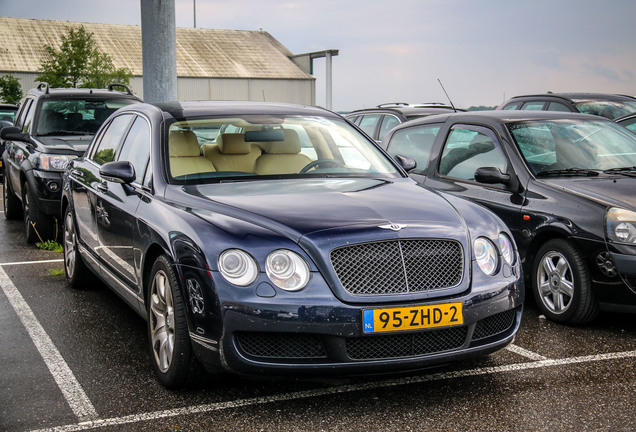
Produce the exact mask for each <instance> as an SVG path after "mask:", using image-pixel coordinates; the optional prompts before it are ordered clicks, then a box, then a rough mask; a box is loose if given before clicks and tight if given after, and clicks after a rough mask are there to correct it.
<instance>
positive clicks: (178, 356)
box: [62, 102, 524, 388]
mask: <svg viewBox="0 0 636 432" xmlns="http://www.w3.org/2000/svg"><path fill="white" fill-rule="evenodd" d="M209 131H224V132H222V133H221V134H219V135H218V136H217V137H216V140H215V142H214V143H210V142H209V140H210V133H209ZM229 131H231V132H229ZM199 133H202V138H203V139H201V140H200V139H199V135H198V134H199ZM309 147H311V148H312V149H313V150H314V151H313V153H314V155H315V157H314V158H311V157H309V156H307V153H309V152H304V153H303V152H301V151H302V149H307V148H309ZM409 162H410V163H412V161H410V160H409V159H404V161H403V163H404V164H405V165H406V166H409ZM62 212H63V213H64V263H65V264H64V268H65V271H66V277H67V279H68V282H69V284H70V286H71V287H78V288H81V287H84V286H86V285H85V280H86V278H89V277H90V276H91V274H96V275H98V276H100V277H101V278H102V279H103V280H104V281H105V282H106V284H107V285H108V286H109V287H110V288H112V289H113V290H114V291H115V292H117V293H118V294H119V295H120V296H121V297H122V298H123V299H124V300H125V301H126V302H127V303H128V304H129V305H130V306H131V307H132V308H133V309H134V310H135V311H136V312H137V313H138V314H140V315H141V316H142V317H144V318H145V319H146V320H147V323H148V345H149V349H150V352H151V353H152V354H151V358H152V365H153V368H154V371H155V373H156V375H157V377H158V379H159V381H160V382H161V383H162V384H164V385H165V386H167V387H171V388H174V387H181V386H184V385H187V384H188V383H189V382H191V380H193V379H195V377H197V376H198V372H197V371H200V370H201V366H203V369H205V370H210V371H232V372H236V373H243V374H254V375H263V374H269V375H275V374H294V373H297V374H314V373H328V372H330V373H355V374H360V373H371V372H381V371H389V370H399V369H412V368H419V367H425V366H429V365H434V364H439V363H442V362H448V361H450V360H459V359H465V358H472V357H475V356H480V355H483V354H485V353H488V352H492V351H495V350H497V349H500V348H502V347H504V346H505V345H506V344H508V343H510V342H511V341H512V340H513V337H514V335H515V333H516V332H517V329H518V327H519V320H520V318H521V312H522V301H523V298H524V297H523V296H524V294H523V292H524V287H523V279H522V276H521V269H520V265H519V261H518V254H517V252H516V249H515V245H514V242H513V241H512V237H511V234H510V231H509V230H508V229H507V228H506V226H505V225H504V224H503V222H501V220H500V219H499V218H497V217H496V216H495V215H494V214H493V213H492V212H490V211H488V210H486V209H485V208H483V207H481V206H478V205H475V204H473V203H471V202H469V201H467V200H463V199H459V198H457V197H454V196H452V195H448V194H438V193H435V192H432V191H429V190H426V189H424V188H421V187H419V186H418V185H417V183H416V182H415V181H413V180H412V179H410V178H409V177H408V175H407V174H406V172H405V171H403V169H402V168H401V167H400V166H399V165H397V164H396V163H395V162H394V161H393V160H392V159H391V158H390V157H388V155H386V154H385V153H384V152H383V151H382V150H381V149H379V148H378V147H377V145H376V144H375V143H373V142H372V141H370V140H369V139H368V138H367V137H366V136H365V135H364V134H362V133H361V132H359V131H358V130H357V129H356V128H354V127H353V126H352V125H351V124H350V123H348V122H347V121H346V120H344V119H343V118H342V117H341V116H339V115H337V114H334V113H332V112H329V111H326V110H323V109H320V108H312V107H301V106H295V105H286V104H265V103H249V102H225V103H223V102H198V103H195V102H191V103H170V104H156V105H154V104H137V105H130V106H127V107H125V108H122V109H121V110H119V111H118V112H117V113H115V114H114V115H113V117H111V118H110V119H109V120H108V121H107V122H106V123H105V124H104V125H103V126H102V128H101V129H100V131H99V132H98V134H97V136H96V138H95V140H94V141H93V142H92V144H91V146H90V147H89V149H88V150H87V152H86V154H85V155H84V156H83V157H80V158H78V159H75V160H73V161H71V162H70V163H69V166H68V169H67V177H66V178H65V182H64V192H63V198H62Z"/></svg>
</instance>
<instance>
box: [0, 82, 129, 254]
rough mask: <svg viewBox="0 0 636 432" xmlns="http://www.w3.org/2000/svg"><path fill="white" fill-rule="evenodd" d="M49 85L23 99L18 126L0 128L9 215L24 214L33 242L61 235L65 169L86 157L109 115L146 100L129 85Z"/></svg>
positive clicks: (7, 215) (35, 90)
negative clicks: (140, 97)
mask: <svg viewBox="0 0 636 432" xmlns="http://www.w3.org/2000/svg"><path fill="white" fill-rule="evenodd" d="M118 86H122V85H121V84H113V85H110V86H109V87H108V89H101V90H100V89H76V88H63V89H62V88H61V89H56V88H49V85H48V84H47V83H41V84H40V85H38V87H37V88H35V89H32V90H30V91H29V92H28V94H27V95H26V97H25V98H24V99H23V100H22V101H21V103H20V112H19V113H18V115H17V117H16V119H15V126H13V127H5V128H3V129H2V131H0V139H1V140H2V141H4V143H5V145H6V148H5V151H4V152H3V153H2V161H3V165H4V169H5V172H6V175H5V176H4V179H3V184H4V187H3V201H4V215H5V217H6V218H7V219H19V218H20V217H22V216H24V228H25V234H26V240H27V241H28V242H29V243H35V242H37V241H46V240H50V239H56V238H57V237H58V235H59V234H60V232H61V230H59V229H58V224H57V221H58V220H61V215H60V198H61V196H62V195H61V194H62V173H63V172H64V168H65V167H66V164H67V163H68V161H69V160H71V159H73V158H76V157H78V156H81V155H82V154H84V151H86V148H87V147H88V143H90V141H91V140H92V139H93V136H94V135H95V132H97V129H98V128H99V126H100V125H101V124H102V123H103V122H104V120H106V118H107V117H108V116H109V115H110V114H111V113H113V112H114V111H115V110H117V109H118V108H120V107H122V106H124V105H128V104H131V103H137V102H140V101H141V100H140V99H139V98H138V97H136V96H134V95H133V94H132V93H131V92H130V89H129V88H128V87H126V86H123V88H124V89H125V91H116V90H115V88H116V87H118Z"/></svg>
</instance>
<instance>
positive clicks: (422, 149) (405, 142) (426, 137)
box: [387, 125, 439, 175]
mask: <svg viewBox="0 0 636 432" xmlns="http://www.w3.org/2000/svg"><path fill="white" fill-rule="evenodd" d="M438 132H439V126H436V125H423V126H416V127H410V128H404V129H400V130H399V131H396V132H395V133H394V134H393V136H392V137H391V142H389V145H388V147H387V151H388V152H389V154H390V155H391V156H395V155H398V154H401V155H405V156H410V157H412V158H413V159H415V162H417V167H416V168H415V170H414V172H415V173H417V174H424V175H425V174H426V169H427V168H428V160H429V157H430V155H431V149H432V148H433V143H434V142H435V137H436V136H437V133H438Z"/></svg>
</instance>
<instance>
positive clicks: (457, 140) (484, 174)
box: [382, 111, 636, 324]
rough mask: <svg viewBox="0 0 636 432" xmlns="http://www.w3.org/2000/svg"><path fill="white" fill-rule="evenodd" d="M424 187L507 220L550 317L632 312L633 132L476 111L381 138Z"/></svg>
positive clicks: (567, 117) (592, 121) (574, 319)
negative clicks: (408, 162) (412, 164)
mask: <svg viewBox="0 0 636 432" xmlns="http://www.w3.org/2000/svg"><path fill="white" fill-rule="evenodd" d="M382 145H383V147H385V148H386V149H387V151H388V152H389V153H390V154H391V155H407V156H410V157H412V158H413V159H415V160H416V161H417V167H416V168H415V169H414V170H413V171H411V175H412V177H413V178H414V179H416V180H417V181H418V182H420V183H421V184H423V185H424V186H427V187H430V188H432V189H436V190H439V191H442V192H444V193H450V194H454V195H457V196H459V197H463V198H468V199H471V200H473V201H475V202H477V203H480V204H483V205H484V206H486V207H488V208H490V209H491V210H493V211H494V212H495V213H496V214H497V215H499V216H500V217H501V218H502V219H503V221H504V222H505V223H506V224H507V225H508V227H509V228H510V230H511V231H512V234H513V236H514V239H515V241H516V243H517V245H518V247H519V252H520V255H521V257H522V260H523V266H524V269H525V274H526V275H527V276H528V279H529V280H530V284H529V286H530V287H531V288H532V291H533V292H534V297H535V300H536V302H537V304H538V306H539V308H540V310H541V311H542V312H543V313H544V314H545V316H546V317H548V318H550V319H551V320H554V321H558V322H564V323H573V324H576V323H584V322H588V321H590V320H592V319H593V318H594V317H595V316H596V314H597V313H598V311H599V308H601V309H607V310H615V311H632V312H634V311H636V136H635V135H633V134H631V133H629V132H628V131H627V130H625V129H624V128H622V127H620V126H618V125H616V124H615V123H613V122H611V121H609V120H607V119H604V118H601V117H597V116H589V115H583V114H573V113H553V112H541V111H489V112H488V111H484V112H475V113H459V114H453V115H439V116H435V117H428V118H425V119H421V120H415V121H413V122H409V123H405V124H403V125H401V126H399V127H397V128H395V129H394V130H392V131H391V133H390V134H389V135H388V136H387V137H386V138H385V140H384V141H383V143H382Z"/></svg>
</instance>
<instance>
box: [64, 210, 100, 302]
mask: <svg viewBox="0 0 636 432" xmlns="http://www.w3.org/2000/svg"><path fill="white" fill-rule="evenodd" d="M63 236H64V241H63V242H62V247H63V248H64V273H65V274H66V281H67V282H68V285H69V286H70V287H71V288H73V289H80V288H84V287H86V286H87V285H88V283H89V282H91V279H92V278H93V273H92V272H91V271H90V270H89V269H88V267H86V264H84V260H83V259H82V256H81V255H80V253H79V247H78V242H77V229H76V228H75V221H74V219H73V213H72V212H71V206H68V207H66V210H65V211H64V233H63Z"/></svg>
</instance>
